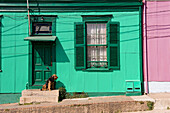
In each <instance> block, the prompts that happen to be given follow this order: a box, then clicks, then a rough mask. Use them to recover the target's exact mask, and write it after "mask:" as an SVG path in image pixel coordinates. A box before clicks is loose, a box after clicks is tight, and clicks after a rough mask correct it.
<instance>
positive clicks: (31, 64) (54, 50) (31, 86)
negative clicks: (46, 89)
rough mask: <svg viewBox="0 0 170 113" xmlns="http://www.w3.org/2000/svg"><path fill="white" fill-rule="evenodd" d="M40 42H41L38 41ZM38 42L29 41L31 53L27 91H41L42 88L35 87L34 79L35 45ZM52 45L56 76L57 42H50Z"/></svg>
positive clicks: (53, 68) (53, 67) (29, 54)
mask: <svg viewBox="0 0 170 113" xmlns="http://www.w3.org/2000/svg"><path fill="white" fill-rule="evenodd" d="M38 42H40V41H38ZM34 43H36V42H32V41H29V53H28V57H29V58H28V83H27V86H26V89H40V88H42V86H33V83H32V81H33V80H32V79H33V78H32V77H33V75H34V73H33V64H34V63H33V45H34ZM50 43H51V44H52V45H51V46H52V56H53V57H52V72H53V73H52V74H56V42H50Z"/></svg>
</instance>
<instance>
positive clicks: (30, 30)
mask: <svg viewBox="0 0 170 113" xmlns="http://www.w3.org/2000/svg"><path fill="white" fill-rule="evenodd" d="M27 10H28V23H29V35H31V29H30V9H29V2H28V0H27Z"/></svg>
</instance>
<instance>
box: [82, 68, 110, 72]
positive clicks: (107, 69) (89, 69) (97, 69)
mask: <svg viewBox="0 0 170 113" xmlns="http://www.w3.org/2000/svg"><path fill="white" fill-rule="evenodd" d="M84 71H95V72H96V71H97V72H99V71H105V72H110V71H113V70H112V69H109V68H88V69H86V70H84Z"/></svg>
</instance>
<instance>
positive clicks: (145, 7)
mask: <svg viewBox="0 0 170 113" xmlns="http://www.w3.org/2000/svg"><path fill="white" fill-rule="evenodd" d="M143 2H144V29H145V30H144V31H145V36H144V39H145V45H144V46H145V57H144V58H145V60H144V61H145V62H144V65H145V67H144V69H145V72H144V77H145V94H148V93H149V91H148V41H147V39H148V38H147V1H146V0H144V1H143Z"/></svg>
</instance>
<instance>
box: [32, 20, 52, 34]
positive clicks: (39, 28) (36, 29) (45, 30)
mask: <svg viewBox="0 0 170 113" xmlns="http://www.w3.org/2000/svg"><path fill="white" fill-rule="evenodd" d="M32 25H33V34H34V35H52V23H51V22H38V23H37V22H34V23H33V24H32Z"/></svg>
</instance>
